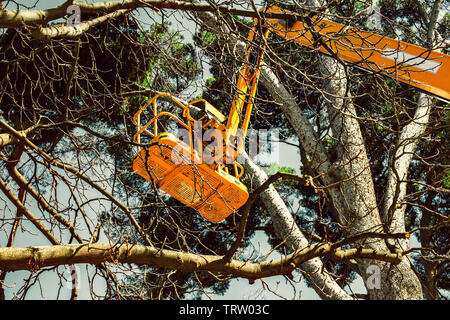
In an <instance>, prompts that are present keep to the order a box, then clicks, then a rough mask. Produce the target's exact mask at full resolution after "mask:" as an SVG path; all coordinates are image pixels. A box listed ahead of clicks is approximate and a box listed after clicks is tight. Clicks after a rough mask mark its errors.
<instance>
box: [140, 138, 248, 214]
mask: <svg viewBox="0 0 450 320" xmlns="http://www.w3.org/2000/svg"><path fill="white" fill-rule="evenodd" d="M192 160H194V161H193V162H192ZM133 170H134V171H135V172H136V173H137V174H139V175H140V176H142V177H143V178H145V179H146V180H149V181H153V182H154V183H155V184H156V186H157V187H159V188H160V189H161V190H163V191H165V192H167V193H168V194H170V195H171V196H172V197H174V198H175V199H177V200H178V201H180V202H181V203H183V204H184V205H186V206H188V207H192V208H194V209H196V210H197V211H198V212H199V213H200V214H201V215H202V216H203V217H205V218H206V219H208V220H210V221H213V222H218V221H221V220H223V219H225V218H226V217H228V216H229V215H230V214H232V213H233V212H235V210H237V209H239V208H240V207H242V206H243V205H244V204H245V202H246V201H247V199H248V190H247V187H246V186H245V185H244V184H243V183H242V182H240V181H239V179H237V178H235V177H234V176H232V175H230V174H228V173H227V172H225V171H223V170H221V168H220V167H218V168H217V169H213V168H211V167H210V166H209V165H207V164H205V163H202V162H201V159H200V156H199V155H198V153H197V152H194V159H192V158H191V149H190V146H188V145H187V144H186V143H184V142H182V141H181V140H179V139H178V138H176V137H175V136H174V135H172V134H170V133H167V132H165V133H161V134H160V135H158V136H157V137H155V138H154V139H153V140H152V142H151V143H150V147H149V148H148V149H141V150H140V152H139V153H138V154H137V155H136V156H135V159H134V162H133Z"/></svg>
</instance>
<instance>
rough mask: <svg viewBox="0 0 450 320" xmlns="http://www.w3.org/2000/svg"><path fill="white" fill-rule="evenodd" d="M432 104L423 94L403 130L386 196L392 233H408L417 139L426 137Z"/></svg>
mask: <svg viewBox="0 0 450 320" xmlns="http://www.w3.org/2000/svg"><path fill="white" fill-rule="evenodd" d="M431 106H432V101H431V98H430V97H429V96H427V95H425V94H423V93H421V94H420V96H419V101H418V106H417V109H416V112H415V114H414V118H413V119H412V120H411V122H410V123H409V124H407V125H406V126H405V127H403V129H402V131H401V133H400V137H399V139H398V142H397V147H396V150H395V154H394V158H393V160H392V164H391V169H390V170H389V175H388V183H387V187H386V194H385V198H384V203H383V212H384V223H385V224H386V225H387V227H388V228H389V231H390V232H404V231H405V209H406V205H405V204H402V202H403V200H404V199H405V197H406V186H407V184H406V179H407V176H408V169H409V166H410V164H411V159H412V157H413V155H414V149H415V147H416V145H417V140H418V139H419V137H420V136H422V135H423V133H424V132H425V129H426V127H427V123H428V119H429V117H430V111H431ZM399 245H400V246H401V249H402V250H407V249H408V248H409V245H408V241H405V240H401V242H400V243H399Z"/></svg>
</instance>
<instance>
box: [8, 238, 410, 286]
mask: <svg viewBox="0 0 450 320" xmlns="http://www.w3.org/2000/svg"><path fill="white" fill-rule="evenodd" d="M331 247H332V245H331V244H329V243H325V244H315V245H311V246H308V247H305V248H303V249H301V250H297V251H295V252H293V253H292V254H290V255H289V256H287V257H284V258H282V259H280V260H277V261H270V262H261V263H251V262H248V261H238V260H231V261H229V262H224V260H223V259H222V257H221V256H212V255H200V254H193V253H187V252H181V251H174V250H166V249H160V248H155V247H148V246H139V245H131V244H121V245H111V244H93V245H87V244H79V245H55V246H48V247H28V248H0V270H3V271H14V270H30V268H32V269H34V270H37V269H40V268H43V267H48V266H58V265H63V264H77V263H90V264H101V263H106V262H110V263H134V264H139V265H149V266H153V267H163V268H168V269H174V270H179V271H184V272H194V271H205V272H218V273H221V274H224V275H228V276H230V275H231V276H232V277H241V278H247V279H258V278H265V277H270V276H275V275H284V274H290V273H291V272H293V271H294V270H295V268H296V267H297V266H298V265H300V264H302V263H304V262H305V261H307V260H310V259H312V258H315V257H319V256H328V257H329V258H330V259H332V260H334V261H345V260H347V259H354V258H371V259H381V260H383V261H387V262H389V263H394V264H397V263H399V262H400V261H401V259H402V256H401V254H393V253H389V252H376V251H374V250H367V249H347V250H331Z"/></svg>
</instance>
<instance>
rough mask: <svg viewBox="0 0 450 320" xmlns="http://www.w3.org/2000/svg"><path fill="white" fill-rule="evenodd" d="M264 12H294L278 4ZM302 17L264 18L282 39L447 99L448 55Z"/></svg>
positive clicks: (449, 67)
mask: <svg viewBox="0 0 450 320" xmlns="http://www.w3.org/2000/svg"><path fill="white" fill-rule="evenodd" d="M267 11H268V12H277V13H281V12H284V13H288V14H293V12H290V11H287V10H281V9H280V8H278V7H271V8H269V9H268V10H267ZM300 18H301V19H300ZM301 20H305V18H304V17H301V16H300V15H299V20H298V21H295V22H294V23H293V24H292V25H288V23H287V22H286V21H285V20H280V19H267V24H268V26H269V29H270V31H271V32H274V33H276V34H278V35H279V36H281V37H282V38H284V39H287V40H291V41H295V42H297V43H299V44H301V45H304V46H307V47H312V48H318V50H320V51H321V52H322V53H325V54H327V55H336V56H337V57H339V58H340V59H342V60H344V61H347V62H350V63H352V64H354V65H355V66H357V67H360V68H363V69H365V70H368V71H373V72H380V73H381V74H383V75H386V76H389V77H391V78H393V79H395V80H399V81H402V82H404V83H406V84H408V85H410V86H413V87H416V88H418V89H420V90H423V91H425V92H428V93H431V94H433V95H435V96H436V97H438V98H441V99H443V100H445V101H449V100H450V81H449V77H450V56H449V55H446V54H443V53H440V52H437V51H433V50H429V49H426V48H422V47H420V46H416V45H413V44H410V43H406V42H403V41H399V40H395V39H392V38H388V37H384V36H381V35H378V34H375V33H371V32H367V31H361V30H359V29H357V28H353V27H349V26H345V25H343V24H340V23H336V22H333V21H329V20H325V19H321V18H310V20H307V19H306V21H309V22H308V23H307V22H304V21H301ZM319 39H320V40H319Z"/></svg>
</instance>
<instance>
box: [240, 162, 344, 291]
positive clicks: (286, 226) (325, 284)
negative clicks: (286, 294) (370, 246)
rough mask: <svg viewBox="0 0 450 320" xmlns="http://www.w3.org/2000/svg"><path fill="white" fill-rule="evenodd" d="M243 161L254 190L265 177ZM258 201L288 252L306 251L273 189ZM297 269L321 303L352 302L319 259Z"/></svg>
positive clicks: (306, 243) (305, 263)
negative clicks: (327, 301) (335, 300)
mask: <svg viewBox="0 0 450 320" xmlns="http://www.w3.org/2000/svg"><path fill="white" fill-rule="evenodd" d="M242 158H243V159H244V169H245V171H246V172H247V174H249V175H250V176H251V177H252V181H253V183H254V187H255V188H257V187H258V186H260V185H261V184H263V183H264V182H265V181H266V180H267V178H268V177H267V174H266V173H265V172H264V170H263V169H261V168H260V167H259V166H258V165H256V164H255V163H254V162H253V161H251V159H250V158H249V157H248V156H247V155H243V157H242ZM260 197H261V200H262V201H263V202H264V205H265V207H266V209H267V211H268V212H269V214H270V217H271V218H272V223H273V226H274V229H275V234H276V236H277V237H278V238H279V239H281V240H283V241H286V246H287V247H288V248H289V249H290V250H291V251H295V250H299V249H302V248H304V247H306V246H307V245H308V240H307V239H306V238H305V236H304V235H303V234H302V232H301V231H300V229H299V228H298V226H297V224H296V223H295V220H294V218H293V217H292V214H291V213H290V212H289V209H288V208H287V207H286V204H285V203H284V201H283V199H281V197H280V195H279V194H278V192H277V190H276V189H275V188H274V186H273V185H271V186H270V187H269V188H267V189H266V190H265V191H263V192H262V193H261V195H260ZM299 268H300V270H301V271H302V274H303V275H304V276H305V277H306V278H307V279H308V281H309V282H310V283H311V284H312V285H313V287H314V289H315V291H316V292H317V294H319V296H320V297H321V298H322V299H338V300H347V299H351V296H350V295H349V294H347V293H346V292H345V291H344V290H343V289H342V288H341V287H340V286H339V285H338V284H337V283H336V282H335V281H334V280H333V278H331V277H330V276H329V275H328V274H327V273H325V272H324V271H323V264H322V261H321V260H320V259H319V258H314V259H311V260H308V261H306V262H304V263H303V264H301V265H300V267H299Z"/></svg>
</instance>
